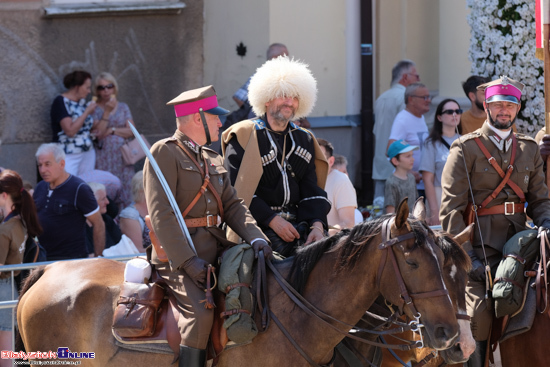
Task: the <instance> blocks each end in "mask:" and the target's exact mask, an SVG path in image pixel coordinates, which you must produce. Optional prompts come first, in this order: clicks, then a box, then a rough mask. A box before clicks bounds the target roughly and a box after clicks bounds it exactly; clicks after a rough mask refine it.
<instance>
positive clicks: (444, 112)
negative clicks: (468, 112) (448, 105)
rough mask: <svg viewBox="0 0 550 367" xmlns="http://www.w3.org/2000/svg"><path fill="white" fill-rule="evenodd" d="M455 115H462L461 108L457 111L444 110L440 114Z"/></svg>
mask: <svg viewBox="0 0 550 367" xmlns="http://www.w3.org/2000/svg"><path fill="white" fill-rule="evenodd" d="M455 113H456V114H457V115H462V108H459V109H458V110H445V111H442V112H441V114H442V115H454V114H455Z"/></svg>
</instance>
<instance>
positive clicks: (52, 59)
mask: <svg viewBox="0 0 550 367" xmlns="http://www.w3.org/2000/svg"><path fill="white" fill-rule="evenodd" d="M203 24H204V19H203V2H202V1H200V0H185V7H184V8H183V9H182V10H181V12H180V13H179V14H175V13H173V14H159V13H158V12H157V13H155V12H153V13H152V14H142V13H135V14H132V13H131V12H130V13H126V14H125V15H124V16H120V15H118V16H115V15H114V14H108V13H107V14H103V15H96V16H89V15H86V16H82V15H81V16H78V15H76V16H69V17H61V18H46V17H45V16H44V4H43V2H42V1H32V0H23V1H5V0H0V50H1V51H0V139H1V140H2V145H1V146H0V166H2V167H5V168H11V169H15V170H16V171H18V172H19V173H20V174H21V175H22V176H23V178H24V179H25V180H28V181H30V182H31V183H33V184H34V183H35V182H36V164H35V160H34V153H35V151H36V148H37V147H38V146H39V145H40V144H41V143H43V142H49V141H51V128H50V117H49V111H50V105H51V102H52V101H53V99H54V98H55V96H56V95H58V94H60V93H62V92H64V87H63V83H62V81H63V77H64V76H65V75H66V74H67V73H69V72H71V71H73V70H75V69H83V70H87V71H88V72H90V73H91V74H92V77H95V75H97V74H98V73H99V72H101V71H108V72H110V73H112V74H113V75H114V76H115V77H116V78H117V80H118V84H119V88H120V90H119V95H118V99H119V100H120V101H123V102H126V103H127V104H128V105H129V107H130V110H131V112H132V115H133V119H134V122H135V123H136V126H137V128H138V130H139V131H140V132H141V133H143V134H145V135H146V136H147V137H148V138H149V140H150V142H151V143H153V142H154V141H156V140H158V139H161V138H164V137H166V136H169V135H171V134H172V133H173V132H174V130H175V118H174V112H173V109H172V108H170V107H168V106H166V102H167V101H169V100H171V99H172V98H174V97H175V96H177V95H178V94H179V93H181V92H183V91H184V90H186V89H191V88H196V87H199V86H202V82H203V62H204V60H203Z"/></svg>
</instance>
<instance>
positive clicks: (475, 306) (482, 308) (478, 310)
mask: <svg viewBox="0 0 550 367" xmlns="http://www.w3.org/2000/svg"><path fill="white" fill-rule="evenodd" d="M466 311H467V312H468V316H470V317H471V318H472V321H471V324H470V327H471V328H472V335H473V337H474V339H475V340H476V341H483V340H487V339H488V338H489V331H490V330H491V323H492V321H493V299H492V298H489V299H488V300H486V299H485V282H475V281H473V280H471V279H468V284H467V285H466Z"/></svg>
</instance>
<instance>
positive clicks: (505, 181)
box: [474, 133, 525, 208]
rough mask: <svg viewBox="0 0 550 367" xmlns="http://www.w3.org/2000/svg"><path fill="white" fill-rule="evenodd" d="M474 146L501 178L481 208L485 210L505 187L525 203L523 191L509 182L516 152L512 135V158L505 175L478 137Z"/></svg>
mask: <svg viewBox="0 0 550 367" xmlns="http://www.w3.org/2000/svg"><path fill="white" fill-rule="evenodd" d="M474 140H475V142H476V144H477V145H478V146H479V149H481V151H482V152H483V155H484V156H485V158H487V160H488V161H489V163H490V164H491V166H493V168H494V169H495V170H496V171H497V173H498V174H499V176H500V177H501V178H502V181H501V182H500V184H499V185H498V186H497V188H496V189H495V190H494V191H493V192H492V193H491V195H489V196H488V197H487V198H486V199H485V200H483V202H482V203H481V205H480V207H481V208H486V207H487V205H488V204H489V203H490V202H491V201H493V200H494V199H495V198H496V197H497V195H498V194H499V193H500V192H501V191H502V189H503V188H504V186H505V185H508V186H510V188H511V189H512V190H513V191H514V192H515V193H516V195H517V196H518V197H519V198H520V201H521V202H522V203H524V202H525V194H524V193H523V191H522V190H521V189H520V188H519V187H518V185H516V184H515V183H514V182H513V181H510V176H511V175H512V171H513V170H514V162H515V159H516V150H517V140H516V136H515V134H514V133H512V157H511V158H510V165H509V166H508V169H507V170H506V173H504V171H503V170H502V168H500V166H499V165H498V163H497V162H496V159H495V157H493V156H491V154H490V153H489V151H488V150H487V148H486V147H485V145H483V142H482V141H481V139H479V138H478V137H476V138H474Z"/></svg>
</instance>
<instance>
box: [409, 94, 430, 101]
mask: <svg viewBox="0 0 550 367" xmlns="http://www.w3.org/2000/svg"><path fill="white" fill-rule="evenodd" d="M411 97H416V98H422V99H423V100H425V101H429V100H430V99H432V97H430V96H429V95H428V96H414V95H412V96H411Z"/></svg>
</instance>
